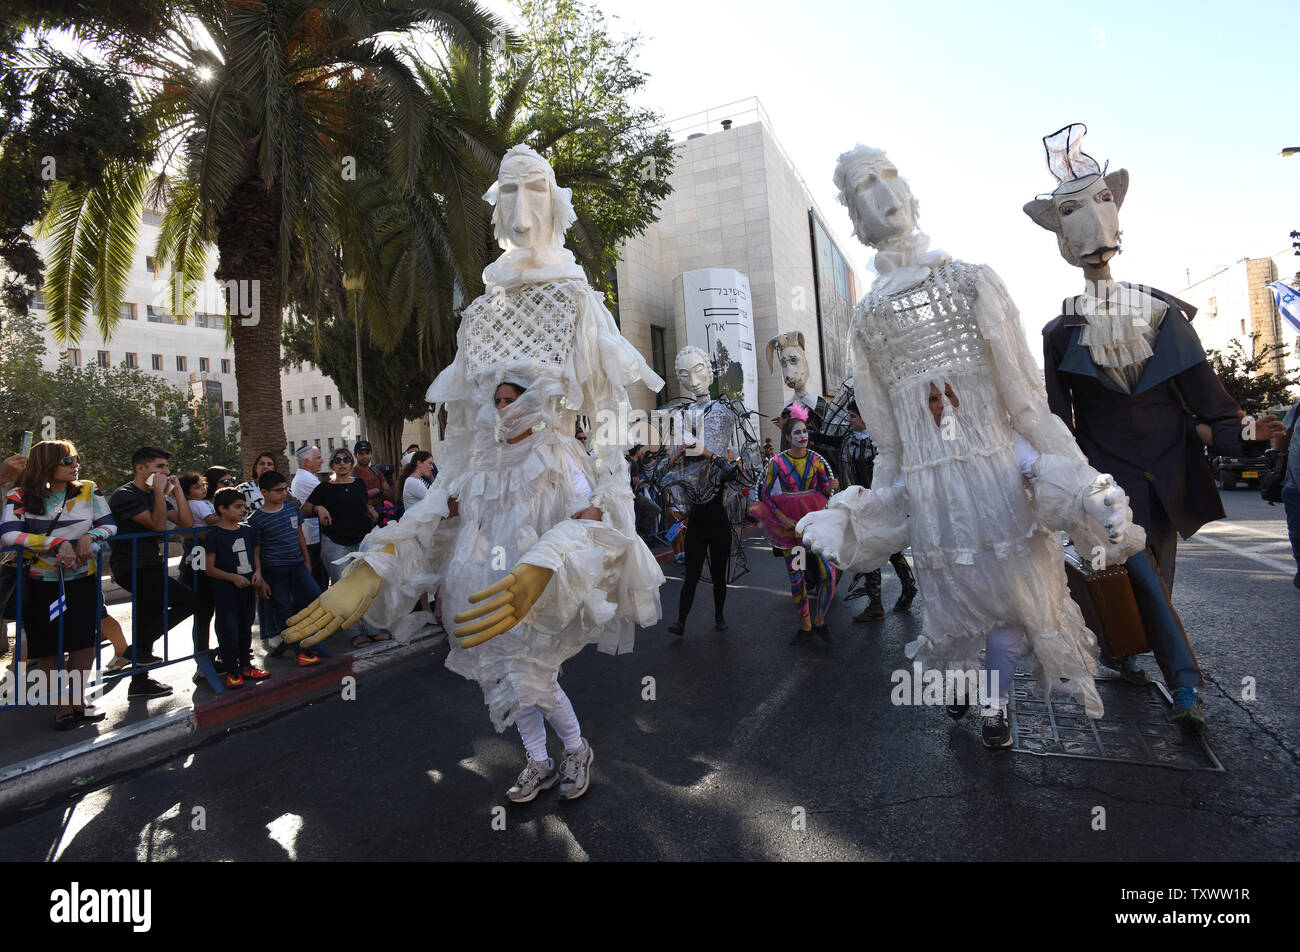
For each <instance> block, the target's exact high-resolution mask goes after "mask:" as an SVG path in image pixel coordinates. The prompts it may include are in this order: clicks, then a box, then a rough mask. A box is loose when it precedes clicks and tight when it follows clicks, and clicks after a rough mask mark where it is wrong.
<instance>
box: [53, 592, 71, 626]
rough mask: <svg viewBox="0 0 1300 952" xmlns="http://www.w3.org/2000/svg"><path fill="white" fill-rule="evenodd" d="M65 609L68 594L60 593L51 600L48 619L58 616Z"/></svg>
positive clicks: (66, 607)
mask: <svg viewBox="0 0 1300 952" xmlns="http://www.w3.org/2000/svg"><path fill="white" fill-rule="evenodd" d="M67 610H68V596H67V595H60V596H59V597H58V598H56V599H55V600H54V601H53V602H51V603H50V621H54V619H56V618H58V617H59V616H60V615H62V614H63V613H64V612H66V611H67Z"/></svg>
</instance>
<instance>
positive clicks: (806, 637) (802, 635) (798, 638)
mask: <svg viewBox="0 0 1300 952" xmlns="http://www.w3.org/2000/svg"><path fill="white" fill-rule="evenodd" d="M812 640H813V632H812V629H811V628H810V629H808V630H807V631H804V629H802V628H800V629H799V630H798V631H796V632H795V633H794V637H793V638H791V639H790V644H792V645H802V644H805V643H807V642H809V641H812Z"/></svg>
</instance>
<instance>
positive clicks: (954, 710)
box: [944, 704, 970, 721]
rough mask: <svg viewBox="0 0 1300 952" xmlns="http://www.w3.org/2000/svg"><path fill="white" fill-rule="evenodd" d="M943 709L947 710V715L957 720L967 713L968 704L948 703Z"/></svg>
mask: <svg viewBox="0 0 1300 952" xmlns="http://www.w3.org/2000/svg"><path fill="white" fill-rule="evenodd" d="M944 710H945V711H947V712H948V716H949V717H951V718H952V719H953V720H954V721H959V720H961V719H962V718H963V717H965V716H966V715H967V714H969V713H970V705H969V704H948V705H946V706H945V707H944Z"/></svg>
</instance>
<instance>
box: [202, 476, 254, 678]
mask: <svg viewBox="0 0 1300 952" xmlns="http://www.w3.org/2000/svg"><path fill="white" fill-rule="evenodd" d="M212 502H213V504H214V505H216V507H217V515H218V516H220V517H221V521H220V522H218V523H217V524H216V525H215V526H213V528H212V531H210V532H209V533H208V535H207V538H206V539H204V540H203V548H204V549H205V550H206V554H205V560H206V564H205V566H204V571H205V572H206V573H207V575H208V578H210V579H212V601H213V603H214V605H215V607H216V623H217V643H218V644H219V645H220V646H221V659H222V660H223V661H224V662H225V664H226V675H225V685H226V687H228V688H241V687H243V686H244V680H245V679H248V680H250V681H261V680H262V679H263V678H269V677H270V676H271V675H270V674H268V673H267V672H266V671H262V670H260V669H258V668H255V667H253V612H254V604H255V602H254V593H255V592H260V591H263V590H264V589H265V587H266V583H265V582H263V581H262V566H261V559H260V555H261V553H260V552H259V546H258V544H257V532H256V531H255V530H254V529H251V528H249V527H248V526H245V525H240V521H241V520H242V519H243V518H244V510H245V508H246V503H245V502H244V494H243V493H241V492H240V491H239V490H237V489H222V490H219V491H218V492H217V494H216V495H215V496H213V497H212Z"/></svg>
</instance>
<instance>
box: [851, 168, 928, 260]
mask: <svg viewBox="0 0 1300 952" xmlns="http://www.w3.org/2000/svg"><path fill="white" fill-rule="evenodd" d="M853 204H854V208H855V209H856V211H857V222H856V223H855V225H856V230H857V233H858V237H859V238H861V239H862V240H863V241H865V242H866V243H867V244H870V245H873V246H874V245H879V244H880V243H881V242H884V241H887V240H889V239H890V238H901V237H902V236H903V235H908V234H911V233H912V230H913V229H914V228H915V227H916V218H915V216H914V215H913V213H912V190H911V189H910V188H908V187H907V183H906V182H904V181H903V180H902V179H901V178H899V177H898V169H896V168H895V167H894V165H893V163H890V164H888V165H884V166H881V167H880V169H879V170H878V171H877V170H872V171H870V172H867V173H866V174H865V175H864V176H863V177H862V178H861V179H860V180H859V181H858V183H857V186H856V187H855V188H854V190H853Z"/></svg>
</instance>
